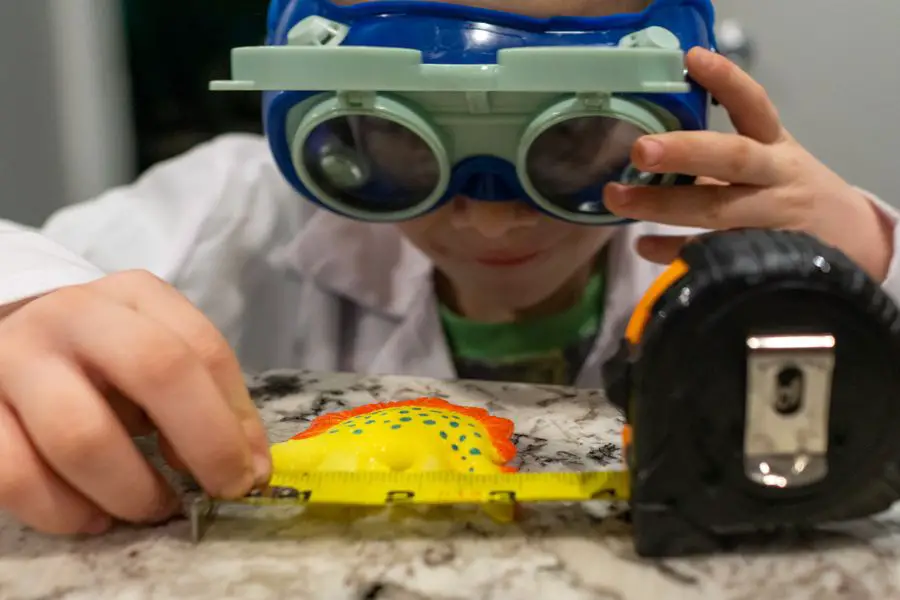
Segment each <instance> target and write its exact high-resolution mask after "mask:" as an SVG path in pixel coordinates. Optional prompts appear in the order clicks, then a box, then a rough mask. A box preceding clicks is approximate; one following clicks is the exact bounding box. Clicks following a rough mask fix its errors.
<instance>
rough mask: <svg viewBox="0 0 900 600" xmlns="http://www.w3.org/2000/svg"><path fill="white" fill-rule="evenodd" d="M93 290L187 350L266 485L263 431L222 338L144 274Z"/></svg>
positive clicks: (181, 300) (182, 299) (267, 461)
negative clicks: (231, 416)
mask: <svg viewBox="0 0 900 600" xmlns="http://www.w3.org/2000/svg"><path fill="white" fill-rule="evenodd" d="M97 291H99V292H100V293H103V294H107V295H108V296H109V297H110V298H112V299H114V300H116V301H118V302H121V303H123V304H125V305H127V306H130V307H131V308H133V309H135V310H136V311H137V312H139V313H141V314H143V315H146V316H148V317H150V318H151V319H153V320H155V321H158V322H159V323H160V324H162V325H164V326H165V327H166V328H168V329H169V330H170V331H172V332H174V333H176V334H177V335H178V336H179V337H180V338H181V339H182V341H183V342H184V343H185V344H187V345H188V346H189V347H190V348H191V350H192V352H193V353H194V355H195V356H196V357H197V358H198V359H199V360H200V362H201V363H203V365H204V366H205V368H206V370H207V371H208V372H209V374H210V375H211V376H212V379H213V381H214V382H215V384H216V386H217V387H218V389H219V391H220V393H221V394H222V396H223V397H224V398H225V399H226V401H227V403H228V406H230V407H231V409H232V410H233V411H234V413H235V414H236V415H237V418H238V420H239V421H240V423H241V426H242V427H243V429H244V434H245V436H246V437H247V440H248V441H249V443H250V446H251V450H252V452H253V455H254V460H255V461H256V463H257V464H256V471H257V472H258V473H259V481H257V483H265V482H266V481H268V479H269V475H270V471H271V458H270V456H269V442H268V437H267V435H266V429H265V426H264V425H263V422H262V419H261V418H260V416H259V412H258V411H257V410H256V406H255V405H254V404H253V400H252V399H251V398H250V394H249V392H248V391H247V386H246V384H245V383H244V377H243V373H242V371H241V367H240V364H239V363H238V360H237V358H236V357H235V355H234V352H233V351H232V349H231V348H230V347H229V345H228V342H227V341H226V340H225V338H224V337H223V336H222V334H221V333H220V332H219V331H218V330H217V329H216V328H215V327H214V326H213V324H212V323H210V322H209V320H208V319H206V318H205V317H204V316H203V315H202V313H200V311H198V310H197V309H196V308H195V307H194V306H193V305H192V304H191V303H190V302H189V301H188V300H187V299H186V298H185V297H184V296H182V295H181V294H180V293H178V292H177V291H176V290H175V289H174V288H172V287H171V286H169V285H168V284H166V283H164V282H162V281H160V280H159V279H156V278H155V277H153V276H152V275H149V274H147V273H143V272H130V273H122V274H119V275H115V276H112V277H108V278H106V279H104V280H102V281H100V282H98V284H97Z"/></svg>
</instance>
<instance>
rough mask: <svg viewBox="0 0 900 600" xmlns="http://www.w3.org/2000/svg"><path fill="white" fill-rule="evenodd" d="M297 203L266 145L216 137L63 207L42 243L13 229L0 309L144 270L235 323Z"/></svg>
mask: <svg viewBox="0 0 900 600" xmlns="http://www.w3.org/2000/svg"><path fill="white" fill-rule="evenodd" d="M296 204H298V203H297V201H296V195H292V194H290V193H289V188H288V186H287V184H286V183H284V182H283V179H282V178H281V177H280V176H279V175H278V173H277V171H276V170H275V166H274V164H273V163H272V160H271V157H270V155H269V151H268V147H267V145H266V142H265V140H264V138H261V137H259V136H252V135H244V134H232V135H226V136H220V137H218V138H215V139H213V140H211V141H209V142H207V143H204V144H200V145H198V146H196V147H195V148H194V149H192V150H190V151H188V152H186V153H184V154H182V155H180V156H177V157H175V158H173V159H170V160H167V161H164V162H162V163H159V164H157V165H156V166H154V167H152V168H150V169H148V170H147V171H146V172H145V173H144V174H142V175H141V176H140V177H139V178H138V179H137V180H136V181H135V182H134V183H132V184H130V185H126V186H122V187H119V188H115V189H112V190H110V191H108V192H106V193H104V194H102V195H100V196H99V197H97V198H94V199H92V200H88V201H85V202H81V203H77V204H74V205H71V206H67V207H65V208H63V209H62V210H60V211H58V212H57V213H55V214H54V215H53V216H51V218H50V219H49V220H48V221H47V223H46V224H45V225H44V227H43V228H42V230H41V232H40V234H42V236H43V237H42V236H41V235H40V234H39V233H38V232H25V231H23V230H22V229H21V228H15V231H16V233H15V236H16V238H18V239H20V242H19V243H18V246H19V258H18V261H19V263H20V265H21V266H19V267H15V266H13V267H9V268H7V269H6V270H3V268H0V305H2V304H4V303H6V301H14V300H15V299H17V298H22V297H28V296H29V295H33V294H36V293H41V292H46V291H50V290H52V289H55V288H59V287H62V286H65V285H68V284H70V283H78V282H83V281H90V280H91V278H96V277H100V276H103V274H111V273H115V272H120V271H127V270H144V271H149V272H151V273H153V274H154V275H156V276H157V277H159V278H161V279H163V280H165V281H167V282H169V283H170V284H172V285H173V286H175V287H176V288H177V289H179V291H181V292H182V293H183V294H185V296H187V297H188V298H189V299H190V300H191V301H192V302H193V303H194V304H195V305H197V306H198V308H200V309H201V310H203V311H204V312H206V313H207V314H208V316H209V317H210V318H211V319H212V320H213V321H214V322H215V323H217V324H220V325H223V326H225V325H230V324H233V323H236V322H237V321H238V320H239V319H240V314H241V311H242V309H243V304H244V302H245V300H246V299H245V294H244V293H243V286H244V285H245V281H244V279H245V278H244V275H245V267H246V265H247V264H248V263H250V262H251V261H252V260H253V259H255V258H256V257H258V256H259V255H261V254H264V253H265V251H266V248H267V247H268V246H269V245H270V244H272V243H277V242H278V236H279V233H280V232H284V231H287V230H289V229H291V228H296V227H297V223H296V222H295V221H296V219H292V218H291V216H292V214H291V212H290V210H289V209H290V207H291V206H293V205H296ZM10 235H12V234H10ZM8 248H13V249H15V247H14V246H12V245H3V244H2V243H0V255H2V254H6V253H7V252H9V250H8ZM22 256H27V257H28V259H27V260H25V259H23V258H22ZM29 261H30V262H31V263H33V264H32V266H31V267H29ZM5 262H6V261H4V263H5Z"/></svg>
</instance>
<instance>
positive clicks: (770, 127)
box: [685, 48, 785, 144]
mask: <svg viewBox="0 0 900 600" xmlns="http://www.w3.org/2000/svg"><path fill="white" fill-rule="evenodd" d="M685 62H686V65H687V69H688V73H689V74H690V76H691V77H692V78H693V79H694V81H696V82H697V83H698V84H699V85H701V86H702V87H704V88H705V89H706V90H707V91H708V92H709V93H710V94H711V95H712V96H713V98H716V99H717V100H718V101H719V102H720V103H721V104H722V106H723V107H724V108H725V110H727V111H728V115H729V116H730V118H731V122H732V123H733V124H734V127H735V130H736V131H737V132H738V133H739V134H741V135H745V136H747V137H750V138H752V139H754V140H756V141H758V142H760V143H763V144H772V143H775V142H777V141H779V140H781V139H782V138H783V136H784V135H785V131H784V127H783V126H782V124H781V119H780V118H779V115H778V110H777V109H776V108H775V105H774V104H772V101H771V99H770V98H769V95H768V93H767V92H766V90H765V88H763V86H761V85H760V84H759V83H757V82H756V81H755V80H754V79H753V78H752V77H750V75H748V74H747V73H745V72H744V71H743V70H741V69H740V67H738V66H737V65H735V64H734V63H733V62H732V61H730V60H728V59H727V58H725V57H724V56H722V55H720V54H716V53H714V52H710V51H708V50H705V49H703V48H694V49H692V50H691V51H690V52H688V54H687V57H686V60H685Z"/></svg>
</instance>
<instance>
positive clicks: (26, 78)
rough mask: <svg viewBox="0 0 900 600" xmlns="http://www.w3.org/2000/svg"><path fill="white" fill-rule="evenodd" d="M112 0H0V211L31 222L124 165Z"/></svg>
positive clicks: (116, 175) (122, 78) (117, 179)
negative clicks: (0, 0) (2, 0)
mask: <svg viewBox="0 0 900 600" xmlns="http://www.w3.org/2000/svg"><path fill="white" fill-rule="evenodd" d="M122 49H123V39H122V28H121V21H120V15H119V2H118V0H27V1H4V2H0V217H2V218H7V219H13V220H16V221H19V222H23V223H26V224H29V225H37V224H39V223H41V222H42V221H43V220H44V219H46V217H47V216H48V215H49V214H50V213H51V212H52V211H53V210H55V209H56V208H58V207H60V206H62V205H64V204H66V203H70V202H75V201H79V200H83V199H86V198H89V197H91V196H94V195H95V194H97V193H99V192H100V191H102V190H103V189H106V188H108V187H110V186H112V185H117V184H120V183H124V182H127V181H129V180H130V179H131V177H132V174H133V166H132V165H133V156H132V150H131V135H132V134H131V130H130V129H131V124H130V114H129V104H130V100H129V97H128V80H127V75H126V68H125V64H124V54H123V50H122Z"/></svg>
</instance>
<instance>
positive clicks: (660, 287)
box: [625, 258, 690, 344]
mask: <svg viewBox="0 0 900 600" xmlns="http://www.w3.org/2000/svg"><path fill="white" fill-rule="evenodd" d="M689 270H690V267H689V266H688V264H687V263H686V262H684V261H683V260H682V259H680V258H679V259H677V260H676V261H675V262H673V263H672V264H671V265H669V268H668V269H666V270H665V271H664V272H663V274H662V275H660V276H659V277H657V278H656V281H654V282H653V284H652V285H651V286H650V288H649V289H648V290H647V293H646V294H644V297H643V298H641V301H640V302H638V305H637V307H636V308H635V309H634V312H633V313H631V320H629V321H628V327H627V328H626V329H625V338H626V339H627V340H628V341H629V342H631V343H632V344H637V343H638V342H640V341H641V336H642V335H643V334H644V327H646V325H647V321H649V320H650V309H651V308H653V305H654V304H655V303H656V301H657V300H659V297H660V296H662V295H663V293H665V291H666V290H667V289H669V288H670V287H671V286H672V285H673V284H674V283H675V282H676V281H678V280H679V279H681V278H682V277H684V276H685V275H686V274H687V272H688V271H689Z"/></svg>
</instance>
